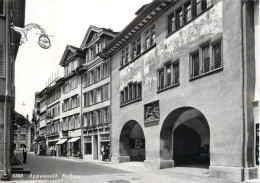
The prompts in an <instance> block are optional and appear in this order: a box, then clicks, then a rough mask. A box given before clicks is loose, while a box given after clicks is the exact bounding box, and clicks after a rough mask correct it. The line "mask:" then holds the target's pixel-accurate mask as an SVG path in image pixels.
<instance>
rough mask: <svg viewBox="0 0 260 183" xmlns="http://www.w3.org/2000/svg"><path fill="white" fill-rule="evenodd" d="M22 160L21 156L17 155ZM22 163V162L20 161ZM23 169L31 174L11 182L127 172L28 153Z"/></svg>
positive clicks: (14, 178) (13, 178)
mask: <svg viewBox="0 0 260 183" xmlns="http://www.w3.org/2000/svg"><path fill="white" fill-rule="evenodd" d="M18 159H19V160H22V154H19V155H18ZM21 162H22V161H21ZM22 166H23V167H24V169H29V170H31V174H24V175H23V177H19V175H15V174H13V175H12V179H11V180H13V181H17V180H54V179H64V178H79V177H82V176H87V175H101V174H102V175H103V174H121V173H127V171H123V170H119V169H115V168H110V167H106V166H102V165H99V164H94V163H89V162H86V161H77V160H74V159H71V160H64V159H58V158H55V157H54V158H53V157H50V156H38V155H34V154H33V153H31V152H30V153H28V155H27V164H22Z"/></svg>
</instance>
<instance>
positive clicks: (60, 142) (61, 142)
mask: <svg viewBox="0 0 260 183" xmlns="http://www.w3.org/2000/svg"><path fill="white" fill-rule="evenodd" d="M66 141H67V139H61V140H59V142H57V143H56V145H57V144H63V143H64V142H66Z"/></svg>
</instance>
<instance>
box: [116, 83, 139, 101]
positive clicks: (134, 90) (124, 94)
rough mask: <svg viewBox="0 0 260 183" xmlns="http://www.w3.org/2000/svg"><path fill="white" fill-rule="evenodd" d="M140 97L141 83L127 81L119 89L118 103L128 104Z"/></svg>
mask: <svg viewBox="0 0 260 183" xmlns="http://www.w3.org/2000/svg"><path fill="white" fill-rule="evenodd" d="M141 98H142V84H141V82H139V83H136V82H134V83H132V82H131V83H129V84H128V85H127V86H126V87H125V88H124V90H122V91H120V105H121V106H122V105H124V104H128V103H131V102H133V101H136V100H138V99H141Z"/></svg>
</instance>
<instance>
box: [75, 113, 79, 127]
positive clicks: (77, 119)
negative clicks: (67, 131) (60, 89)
mask: <svg viewBox="0 0 260 183" xmlns="http://www.w3.org/2000/svg"><path fill="white" fill-rule="evenodd" d="M74 123H75V128H80V126H81V125H80V119H79V114H76V115H74Z"/></svg>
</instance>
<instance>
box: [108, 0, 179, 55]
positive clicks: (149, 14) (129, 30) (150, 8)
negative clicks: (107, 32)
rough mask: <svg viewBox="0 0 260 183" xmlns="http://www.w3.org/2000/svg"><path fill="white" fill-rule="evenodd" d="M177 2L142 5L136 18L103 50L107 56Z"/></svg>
mask: <svg viewBox="0 0 260 183" xmlns="http://www.w3.org/2000/svg"><path fill="white" fill-rule="evenodd" d="M177 1H178V0H163V1H162V0H153V1H152V2H151V3H150V4H146V5H143V6H142V7H141V8H140V9H139V10H137V12H136V14H137V16H136V17H135V18H134V19H133V20H132V21H131V22H130V23H129V24H128V25H127V26H126V27H125V28H124V29H123V30H122V31H121V32H120V33H119V34H118V35H117V36H116V37H115V38H114V39H113V40H112V41H111V42H110V44H109V45H108V46H107V47H106V48H104V50H103V51H105V52H106V53H107V54H109V55H113V54H114V53H115V52H116V51H118V49H120V48H121V47H122V46H123V45H125V44H126V43H127V42H128V41H130V40H131V38H132V37H133V36H135V35H136V34H138V33H139V32H140V31H142V30H143V29H144V28H146V27H147V25H149V24H150V23H151V22H153V21H154V20H155V19H156V18H157V17H159V16H160V15H161V13H163V12H165V11H166V10H168V9H169V8H170V7H171V6H172V5H173V4H175V3H176V2H177Z"/></svg>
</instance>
